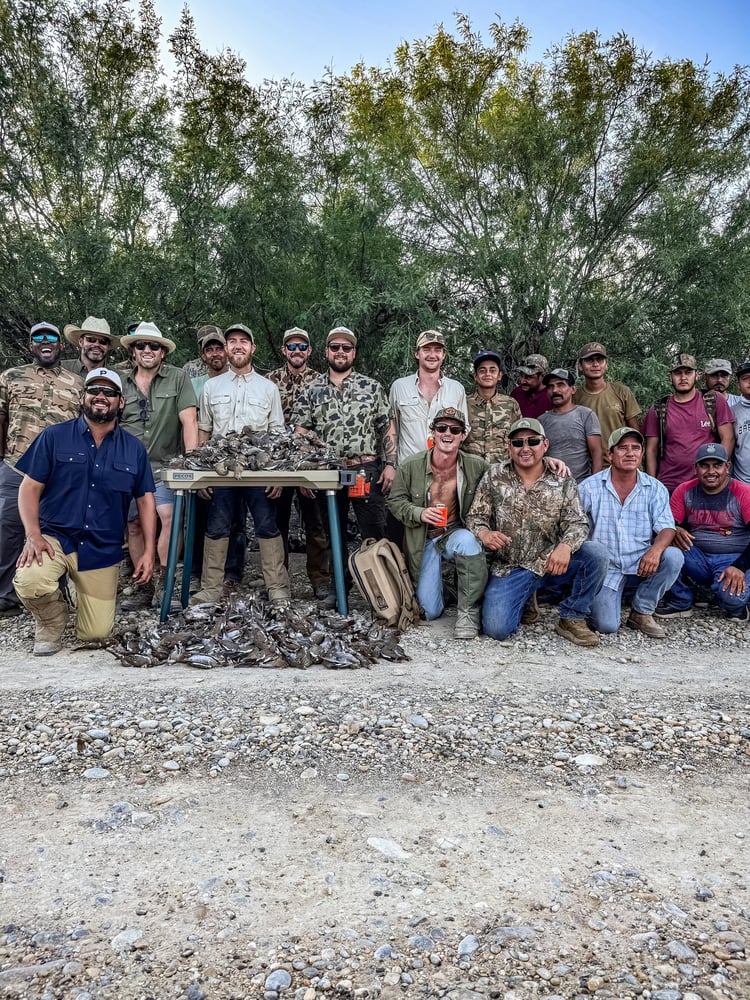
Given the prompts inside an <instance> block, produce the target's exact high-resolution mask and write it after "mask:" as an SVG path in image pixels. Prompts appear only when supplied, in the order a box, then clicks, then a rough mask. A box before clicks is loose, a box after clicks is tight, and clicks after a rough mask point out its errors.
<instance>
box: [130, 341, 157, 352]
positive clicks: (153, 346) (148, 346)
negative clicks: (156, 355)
mask: <svg viewBox="0 0 750 1000" xmlns="http://www.w3.org/2000/svg"><path fill="white" fill-rule="evenodd" d="M133 346H134V347H135V349H136V351H160V350H161V344H157V343H155V342H154V341H153V340H141V341H139V342H138V343H137V344H134V345H133Z"/></svg>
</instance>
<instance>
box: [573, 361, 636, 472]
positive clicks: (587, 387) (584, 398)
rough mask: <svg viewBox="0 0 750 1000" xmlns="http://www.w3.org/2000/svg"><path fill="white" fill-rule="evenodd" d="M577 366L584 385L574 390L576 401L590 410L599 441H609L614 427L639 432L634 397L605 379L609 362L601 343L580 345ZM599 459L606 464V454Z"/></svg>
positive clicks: (607, 459)
mask: <svg viewBox="0 0 750 1000" xmlns="http://www.w3.org/2000/svg"><path fill="white" fill-rule="evenodd" d="M578 367H579V369H580V371H581V374H582V375H583V378H584V384H583V388H580V387H579V388H578V390H577V391H576V402H577V403H578V405H579V406H588V408H589V409H590V410H593V411H594V413H595V414H596V416H597V418H598V420H599V426H600V427H601V432H602V441H603V442H604V441H609V438H610V436H611V434H612V432H613V431H614V430H616V429H617V428H618V427H632V428H633V430H635V431H637V430H639V426H640V425H639V423H638V417H639V416H640V414H641V408H640V406H639V405H638V401H637V400H636V398H635V396H634V395H633V393H632V392H631V391H630V389H628V387H627V386H626V385H625V384H624V383H622V382H609V381H607V380H606V379H605V375H606V373H607V368H608V367H609V361H608V360H607V349H606V347H605V346H604V344H599V343H596V342H594V343H591V344H584V346H583V347H582V348H581V349H580V351H579V352H578ZM602 458H603V461H604V465H605V466H606V465H608V464H609V455H608V453H606V452H605V453H604V455H603V456H602Z"/></svg>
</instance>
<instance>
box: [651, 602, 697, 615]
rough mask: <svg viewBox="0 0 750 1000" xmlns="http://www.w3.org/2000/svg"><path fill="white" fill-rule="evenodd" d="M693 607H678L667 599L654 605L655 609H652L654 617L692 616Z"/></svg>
mask: <svg viewBox="0 0 750 1000" xmlns="http://www.w3.org/2000/svg"><path fill="white" fill-rule="evenodd" d="M692 617H693V609H692V608H678V607H676V606H675V605H674V604H670V603H669V601H662V602H661V603H660V604H657V605H656V611H654V618H692Z"/></svg>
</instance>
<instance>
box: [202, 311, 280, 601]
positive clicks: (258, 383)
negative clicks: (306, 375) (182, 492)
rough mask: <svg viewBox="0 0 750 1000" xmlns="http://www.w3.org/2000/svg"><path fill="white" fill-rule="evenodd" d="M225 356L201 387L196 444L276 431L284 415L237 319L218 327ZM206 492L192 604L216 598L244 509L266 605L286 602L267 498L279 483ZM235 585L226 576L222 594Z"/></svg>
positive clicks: (251, 342) (277, 537)
mask: <svg viewBox="0 0 750 1000" xmlns="http://www.w3.org/2000/svg"><path fill="white" fill-rule="evenodd" d="M224 336H225V338H226V342H227V356H228V357H229V371H228V372H225V373H224V374H223V375H219V376H218V378H214V379H209V381H208V382H206V384H205V386H204V387H203V396H202V397H201V412H200V420H199V422H198V427H199V431H200V443H201V444H205V443H206V441H208V440H209V439H210V438H211V437H213V436H216V435H219V434H222V435H227V434H229V433H231V432H233V431H234V432H236V433H240V432H241V431H242V430H243V428H245V427H250V428H251V430H253V431H281V430H283V429H284V415H283V413H282V409H281V397H280V395H279V390H278V389H277V387H276V386H275V385H274V384H273V382H269V380H268V379H267V378H263V376H262V375H259V374H258V373H257V372H256V371H254V369H253V355H254V354H255V338H254V337H253V334H252V331H251V330H249V329H248V327H246V326H245V325H244V324H243V323H233V324H232V326H228V327H227V328H226V330H225V331H224ZM211 492H212V496H211V506H210V508H209V511H208V527H207V529H206V541H205V548H204V555H203V574H202V576H201V589H200V590H199V591H198V593H197V594H195V595H194V597H193V603H196V604H198V603H201V602H202V601H218V600H220V599H221V596H222V591H223V587H224V564H225V562H226V558H227V550H228V548H229V534H230V531H231V529H232V525H233V524H234V523H235V522H236V521H238V520H241V522H242V523H243V524H244V523H245V520H246V512H247V511H249V512H250V514H251V515H252V518H253V521H254V523H255V534H256V537H257V539H258V548H259V550H260V567H261V572H262V573H263V579H264V581H265V584H266V590H267V591H268V597H269V600H270V601H271V604H274V605H277V606H283V605H285V604H288V603H289V599H290V593H289V574H288V573H287V570H286V566H285V564H284V542H283V540H282V538H281V535H280V533H279V529H278V528H277V527H276V517H275V514H274V509H273V507H272V505H271V503H270V500H271V499H275V498H276V497H277V496H278V495H279V492H280V489H279V488H272V487H268V488H267V489H266V488H264V487H263V486H217V487H216V488H215V489H214V490H213V491H211ZM234 589H236V583H235V582H234V581H232V583H231V584H230V583H229V581H228V586H227V588H226V591H225V592H226V593H229V592H231V590H234Z"/></svg>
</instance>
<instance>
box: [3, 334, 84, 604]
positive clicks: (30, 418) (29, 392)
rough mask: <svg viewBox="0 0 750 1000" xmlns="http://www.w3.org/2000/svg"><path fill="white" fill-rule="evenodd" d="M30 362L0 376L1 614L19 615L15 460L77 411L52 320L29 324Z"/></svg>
mask: <svg viewBox="0 0 750 1000" xmlns="http://www.w3.org/2000/svg"><path fill="white" fill-rule="evenodd" d="M29 336H30V345H31V348H30V350H31V357H32V361H31V363H30V364H28V365H23V366H21V367H19V368H9V369H8V370H7V371H4V372H3V373H2V374H0V458H2V459H4V461H0V618H10V617H13V616H14V615H19V614H21V611H22V608H21V605H20V603H19V600H18V596H17V595H16V592H15V590H14V589H13V575H14V573H15V571H16V560H17V559H18V556H19V554H20V552H21V550H22V548H23V543H24V531H23V524H22V523H21V518H20V515H19V512H18V490H19V487H20V485H21V475H20V473H18V472H17V471H16V468H15V466H16V464H17V462H18V460H19V459H20V457H21V455H23V453H24V452H25V451H26V449H27V448H28V447H29V445H30V444H31V443H32V441H34V439H35V438H36V437H37V435H39V434H40V433H41V432H42V431H43V430H44V428H45V427H48V426H50V425H51V424H57V423H60V422H61V421H63V420H70V418H71V417H75V416H76V415H77V414H78V411H79V408H80V405H81V388H82V386H83V382H82V381H81V379H80V378H79V377H78V375H74V374H73V373H72V372H68V371H64V370H63V369H62V368H61V366H60V352H61V351H62V343H61V340H60V331H59V330H58V329H57V327H56V326H54V325H53V324H52V323H37V324H36V325H35V326H33V327H32V328H31V332H30V335H29Z"/></svg>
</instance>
